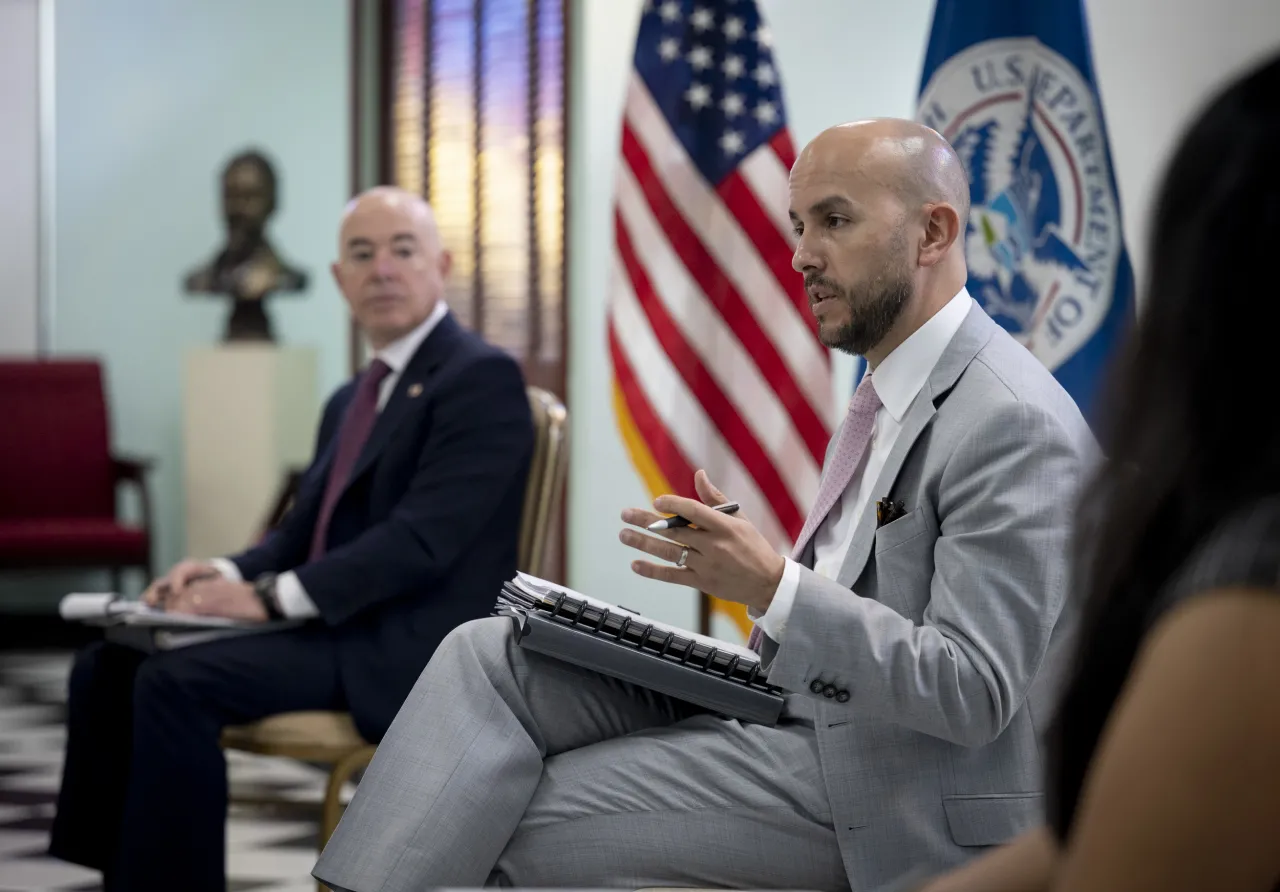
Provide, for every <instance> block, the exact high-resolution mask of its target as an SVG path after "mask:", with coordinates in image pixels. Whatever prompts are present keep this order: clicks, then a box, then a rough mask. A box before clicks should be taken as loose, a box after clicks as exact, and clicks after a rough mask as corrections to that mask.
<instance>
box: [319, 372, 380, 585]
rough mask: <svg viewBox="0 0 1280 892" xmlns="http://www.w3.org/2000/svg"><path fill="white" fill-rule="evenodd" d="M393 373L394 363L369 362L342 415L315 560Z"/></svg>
mask: <svg viewBox="0 0 1280 892" xmlns="http://www.w3.org/2000/svg"><path fill="white" fill-rule="evenodd" d="M390 374H391V366H389V365H387V364H386V363H385V362H383V361H382V360H381V359H375V360H374V361H373V362H371V363H369V367H368V368H367V369H365V372H364V374H363V375H361V376H360V383H359V384H358V385H357V386H356V395H355V396H354V397H352V398H351V405H349V406H347V412H346V414H345V415H343V416H342V427H341V428H339V429H338V451H337V452H336V453H335V454H334V456H333V464H332V465H330V467H329V479H328V481H327V482H326V483H325V486H324V499H323V500H322V501H321V502H320V514H319V515H317V517H316V527H315V530H314V531H313V532H312V535H311V556H310V558H309V560H313V561H314V560H315V559H316V558H318V557H320V555H322V554H324V552H325V540H326V539H327V538H328V536H329V521H330V520H331V519H333V508H334V506H335V505H337V504H338V497H339V496H341V495H342V491H343V490H344V489H346V488H347V481H348V478H350V476H351V469H352V468H353V467H355V464H356V459H357V458H359V457H360V450H362V449H364V444H365V441H366V440H368V439H369V432H370V431H371V430H373V422H374V419H376V418H377V417H378V387H379V386H380V385H381V384H382V382H383V380H385V379H386V377H387V375H390Z"/></svg>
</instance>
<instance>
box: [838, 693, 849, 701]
mask: <svg viewBox="0 0 1280 892" xmlns="http://www.w3.org/2000/svg"><path fill="white" fill-rule="evenodd" d="M836 702H837V703H848V702H849V692H848V691H836Z"/></svg>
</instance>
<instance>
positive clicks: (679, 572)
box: [618, 470, 786, 613]
mask: <svg viewBox="0 0 1280 892" xmlns="http://www.w3.org/2000/svg"><path fill="white" fill-rule="evenodd" d="M693 485H694V488H695V489H696V490H697V491H698V499H701V501H697V500H695V499H685V498H681V497H680V496H671V495H666V496H659V497H658V498H657V499H655V500H654V503H653V507H654V508H656V509H657V510H658V511H660V512H663V513H661V514H656V513H654V512H653V511H646V510H644V509H642V508H628V509H626V510H625V511H623V512H622V520H623V522H624V523H628V524H631V525H632V526H635V527H639V528H640V529H641V530H645V529H646V528H647V527H648V526H649V524H651V523H653V522H654V521H657V520H662V519H663V518H664V517H666V516H668V515H671V514H678V515H680V516H681V517H684V518H686V519H688V520H689V521H690V522H691V523H692V524H693V525H692V526H687V527H677V528H676V529H674V530H663V531H662V532H659V533H649V532H647V531H645V532H638V531H636V530H630V529H624V530H622V532H621V533H619V534H618V538H619V539H620V540H621V541H622V543H623V544H624V545H629V546H631V547H632V548H635V549H637V550H639V551H643V552H644V553H646V554H650V555H653V556H654V557H657V558H660V559H661V560H663V561H665V562H666V563H661V564H657V563H653V562H651V561H643V560H637V561H632V562H631V569H632V571H634V572H635V573H637V574H639V575H640V576H645V577H647V578H649V579H657V580H660V581H662V582H671V583H675V584H676V585H687V586H691V587H692V588H696V589H698V590H699V591H703V592H706V593H707V594H709V595H713V596H714V597H717V598H720V599H721V600H724V601H736V602H737V603H739V604H745V605H747V607H749V608H751V609H753V610H756V611H758V612H760V613H763V612H764V611H765V610H767V609H768V608H769V604H770V602H771V601H772V600H773V594H774V592H775V591H777V589H778V583H780V582H781V581H782V571H783V569H784V568H785V566H786V560H785V559H784V558H783V557H782V555H780V554H778V552H777V550H776V549H774V547H773V546H772V545H770V544H769V542H768V540H766V539H765V538H764V536H763V535H761V534H760V531H759V530H757V529H756V528H755V526H753V525H752V523H751V521H750V520H748V519H747V518H746V517H744V516H743V515H742V514H741V513H739V514H732V515H729V514H721V513H719V512H717V511H714V510H713V509H712V508H711V506H712V505H719V504H722V503H724V502H727V501H729V500H728V499H727V498H726V497H725V495H724V493H722V492H720V490H718V489H716V488H715V487H714V486H713V485H712V484H711V480H710V479H709V478H708V477H707V472H706V471H701V470H700V471H698V473H697V474H695V475H694V477H693ZM685 548H687V549H689V552H688V554H687V555H685V556H684V560H683V561H681V556H682V554H683V550H684V549H685ZM679 564H683V566H679Z"/></svg>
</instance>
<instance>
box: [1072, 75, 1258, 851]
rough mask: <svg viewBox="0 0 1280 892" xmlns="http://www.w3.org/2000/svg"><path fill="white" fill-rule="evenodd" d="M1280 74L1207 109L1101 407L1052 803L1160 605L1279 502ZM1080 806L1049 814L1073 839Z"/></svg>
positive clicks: (1191, 138)
mask: <svg viewBox="0 0 1280 892" xmlns="http://www.w3.org/2000/svg"><path fill="white" fill-rule="evenodd" d="M1278 270H1280V57H1275V58H1272V59H1271V60H1269V61H1268V62H1266V63H1265V64H1263V65H1261V66H1260V67H1257V68H1255V69H1254V70H1252V72H1250V73H1249V74H1247V75H1245V76H1244V77H1243V78H1242V79H1239V80H1236V81H1234V82H1233V83H1232V85H1231V86H1230V87H1229V88H1227V89H1226V90H1225V91H1223V92H1221V93H1220V94H1219V95H1217V96H1216V97H1214V98H1213V99H1212V101H1211V102H1210V103H1209V104H1208V105H1207V106H1206V107H1205V108H1204V109H1203V110H1202V112H1201V114H1200V115H1199V117H1197V118H1196V119H1195V121H1194V123H1193V124H1192V125H1191V127H1190V128H1189V129H1188V130H1187V132H1186V133H1185V134H1184V136H1183V139H1182V141H1181V143H1180V144H1179V146H1178V148H1177V151H1176V152H1175V154H1174V156H1173V158H1172V159H1171V162H1170V163H1169V166H1168V168H1167V170H1166V173H1165V177H1164V180H1163V183H1162V185H1161V187H1160V190H1159V193H1158V197H1157V200H1156V202H1155V208H1154V218H1153V226H1152V234H1151V242H1150V252H1149V255H1148V262H1147V270H1146V278H1147V282H1148V286H1147V288H1146V300H1145V302H1144V303H1143V304H1142V306H1141V314H1140V321H1139V322H1138V323H1137V324H1136V327H1135V329H1134V331H1133V332H1131V336H1130V337H1129V339H1128V343H1127V345H1126V350H1125V351H1124V353H1123V355H1122V356H1121V357H1120V358H1119V360H1118V361H1117V364H1116V367H1115V369H1114V370H1113V372H1114V374H1113V375H1112V376H1111V379H1110V384H1109V387H1108V388H1107V393H1106V395H1105V397H1104V406H1105V409H1104V415H1103V418H1104V420H1103V424H1102V428H1101V431H1100V440H1101V443H1102V447H1103V451H1104V452H1105V453H1106V455H1107V456H1108V460H1107V461H1106V463H1105V464H1104V466H1103V467H1102V468H1101V470H1100V471H1099V473H1098V475H1097V476H1096V477H1095V479H1094V480H1093V481H1092V482H1091V484H1090V485H1089V487H1087V489H1086V491H1085V495H1084V498H1083V500H1082V503H1081V509H1080V512H1079V516H1080V517H1081V518H1082V525H1081V528H1080V535H1079V536H1078V541H1077V545H1076V561H1077V568H1078V569H1077V574H1076V583H1075V584H1076V585H1077V586H1078V587H1080V588H1078V589H1077V594H1080V593H1083V594H1084V595H1085V596H1086V601H1085V605H1084V614H1083V618H1082V623H1081V627H1080V635H1079V639H1078V644H1077V660H1076V667H1075V671H1074V675H1073V677H1072V678H1071V679H1070V680H1069V682H1068V686H1067V688H1066V691H1065V693H1064V698H1063V702H1062V707H1061V711H1060V718H1059V720H1058V722H1057V723H1056V727H1055V728H1054V730H1053V733H1052V735H1051V745H1050V771H1051V778H1052V781H1053V782H1052V783H1051V784H1050V787H1051V788H1057V789H1059V790H1067V791H1077V790H1079V789H1081V786H1082V784H1083V779H1084V776H1085V773H1086V771H1087V769H1088V762H1089V758H1090V756H1091V755H1092V752H1093V749H1094V746H1095V745H1096V743H1097V739H1098V737H1099V735H1100V734H1101V731H1102V728H1103V726H1104V724H1105V722H1106V720H1107V716H1108V714H1109V713H1110V711H1111V709H1112V707H1113V705H1114V703H1115V701H1116V698H1117V696H1118V694H1119V692H1120V690H1121V688H1122V686H1123V684H1124V682H1125V678H1126V676H1127V675H1128V672H1129V669H1130V664H1131V663H1132V661H1133V659H1134V656H1135V653H1136V650H1137V646H1138V644H1139V643H1140V640H1141V638H1142V636H1143V633H1144V632H1145V630H1146V628H1147V626H1148V624H1149V623H1150V622H1151V621H1152V620H1153V619H1154V615H1153V614H1154V611H1155V610H1156V608H1157V606H1158V605H1157V602H1158V600H1159V599H1160V597H1161V594H1162V593H1163V592H1164V591H1165V589H1166V588H1167V586H1168V585H1169V583H1170V581H1171V578H1172V577H1173V576H1174V574H1175V573H1176V572H1177V571H1178V569H1179V568H1180V566H1181V565H1182V564H1183V563H1184V562H1185V561H1186V560H1187V558H1188V557H1189V556H1190V554H1191V552H1192V551H1193V549H1194V548H1195V547H1196V545H1197V544H1198V543H1200V542H1201V541H1202V540H1204V539H1205V538H1206V537H1207V536H1209V535H1210V533H1211V532H1212V531H1213V530H1214V528H1215V527H1216V526H1217V525H1218V524H1219V523H1221V522H1222V521H1223V520H1224V519H1225V518H1226V517H1228V516H1230V515H1231V514H1232V513H1233V512H1235V511H1238V510H1240V509H1242V508H1244V507H1246V506H1248V505H1249V504H1250V503H1252V502H1254V501H1256V500H1257V499H1259V498H1261V497H1264V496H1267V495H1270V494H1277V493H1280V409H1277V407H1276V398H1277V388H1276V386H1275V382H1276V381H1277V380H1280V374H1277V370H1276V369H1277V366H1278V365H1280V281H1277V271H1278ZM1075 799H1076V797H1075V796H1074V795H1070V796H1065V797H1059V801H1056V802H1051V803H1050V806H1049V818H1050V822H1051V824H1052V825H1053V826H1054V827H1055V829H1057V830H1058V832H1059V833H1060V834H1061V833H1064V832H1065V830H1066V828H1067V827H1069V826H1070V824H1071V817H1072V814H1073V813H1074V809H1075Z"/></svg>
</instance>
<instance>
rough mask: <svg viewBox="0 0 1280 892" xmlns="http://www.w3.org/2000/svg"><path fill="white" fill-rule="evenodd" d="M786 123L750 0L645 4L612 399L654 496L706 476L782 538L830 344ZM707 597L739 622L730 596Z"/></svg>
mask: <svg viewBox="0 0 1280 892" xmlns="http://www.w3.org/2000/svg"><path fill="white" fill-rule="evenodd" d="M794 161H795V147H794V145H793V143H792V141H791V136H790V134H789V133H788V131H787V125H786V117H785V114H784V110H783V104H782V91H781V89H780V86H779V82H778V72H777V68H776V67H775V66H774V61H773V53H772V50H771V38H770V34H769V29H768V28H767V27H766V26H765V24H764V22H763V21H762V20H761V17H760V12H759V10H758V9H757V8H756V4H755V2H754V0H683V2H682V0H655V2H650V3H647V4H646V5H645V8H644V13H643V16H642V18H641V21H640V32H639V36H638V37H637V39H636V52H635V61H634V65H633V67H632V71H631V73H630V80H629V82H628V84H627V94H626V102H625V108H624V114H623V122H622V163H621V164H620V166H619V175H618V184H617V195H616V199H615V207H614V227H615V239H614V258H613V260H614V262H613V275H612V279H611V282H610V292H609V310H608V327H609V333H608V336H609V352H610V356H611V358H612V361H613V372H614V408H615V411H616V414H617V418H618V424H619V428H620V429H621V433H622V437H623V440H624V442H625V443H626V446H627V449H628V451H629V453H630V454H631V458H632V461H633V462H634V464H635V466H636V468H637V470H638V472H639V473H640V475H641V477H642V478H643V479H644V481H645V484H646V486H647V487H648V489H649V490H650V491H651V493H652V494H653V495H654V496H657V495H659V494H661V493H678V494H680V495H683V496H687V497H691V498H696V493H695V492H694V488H693V475H694V472H695V471H696V470H697V469H698V468H705V469H706V471H707V473H708V475H710V477H711V480H712V482H713V483H715V484H716V485H717V486H718V487H719V488H720V489H721V490H722V491H724V492H725V493H726V494H727V495H728V496H729V497H730V498H732V499H734V500H736V501H738V502H739V503H741V505H742V508H743V511H744V512H746V513H747V514H748V515H749V516H750V518H751V520H752V521H753V522H754V523H755V524H756V526H757V527H758V528H759V529H760V531H761V532H762V533H763V534H764V535H765V536H766V537H767V538H768V539H769V540H770V541H771V542H772V543H773V544H774V545H775V546H776V547H777V548H778V549H779V550H780V551H783V552H785V551H788V550H789V549H790V547H791V543H792V542H793V540H794V539H795V537H796V536H797V535H798V534H799V532H800V528H801V527H802V526H803V525H804V518H805V512H806V511H807V510H808V508H809V505H810V503H811V502H812V500H813V498H814V497H815V496H816V494H817V491H818V478H819V475H820V473H821V469H822V457H823V453H824V451H825V449H826V445H827V441H828V439H829V438H830V436H831V427H832V414H833V406H832V395H831V365H830V355H829V353H828V352H827V350H826V348H824V347H823V346H822V344H821V343H820V342H819V341H818V338H817V330H816V327H815V324H814V321H813V316H812V314H811V313H810V311H809V306H808V298H807V297H806V295H805V292H804V288H803V283H802V280H801V276H800V275H799V274H798V273H796V272H795V271H794V270H793V269H792V268H791V256H792V251H793V244H794V237H793V235H792V229H791V223H790V221H789V219H788V215H787V174H788V172H789V171H790V169H791V165H792V163H793V162H794ZM715 607H716V609H717V610H721V611H723V612H724V613H726V614H727V615H729V616H731V617H732V618H733V619H734V620H735V621H737V622H738V623H739V626H740V628H741V629H742V631H743V633H744V634H746V632H747V631H748V630H749V628H750V623H749V621H748V620H747V618H746V615H745V612H744V611H742V610H741V609H740V608H739V607H738V605H729V604H727V603H721V602H716V604H715Z"/></svg>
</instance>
